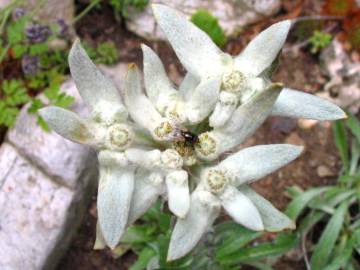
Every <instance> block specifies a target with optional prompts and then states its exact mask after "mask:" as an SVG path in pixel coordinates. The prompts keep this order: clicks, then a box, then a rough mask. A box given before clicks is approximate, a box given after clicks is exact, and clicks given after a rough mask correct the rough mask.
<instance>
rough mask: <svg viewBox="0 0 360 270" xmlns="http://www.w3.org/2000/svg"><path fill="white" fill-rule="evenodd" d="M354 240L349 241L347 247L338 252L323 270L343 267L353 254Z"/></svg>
mask: <svg viewBox="0 0 360 270" xmlns="http://www.w3.org/2000/svg"><path fill="white" fill-rule="evenodd" d="M353 244H354V240H353V239H350V240H348V241H347V243H346V246H345V248H344V249H343V250H342V251H341V252H340V253H339V254H337V255H336V256H335V257H334V258H333V259H332V260H331V262H330V263H329V264H328V265H326V267H325V268H323V270H339V269H342V268H343V267H344V266H345V265H346V264H347V263H348V262H349V259H350V257H351V254H352V250H353Z"/></svg>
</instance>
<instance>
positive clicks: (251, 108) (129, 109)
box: [41, 5, 345, 260]
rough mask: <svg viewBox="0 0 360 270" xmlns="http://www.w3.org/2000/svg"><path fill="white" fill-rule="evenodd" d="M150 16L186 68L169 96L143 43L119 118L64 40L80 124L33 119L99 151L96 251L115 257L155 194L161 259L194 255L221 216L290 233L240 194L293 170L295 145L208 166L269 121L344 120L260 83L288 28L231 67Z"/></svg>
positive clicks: (178, 18)
mask: <svg viewBox="0 0 360 270" xmlns="http://www.w3.org/2000/svg"><path fill="white" fill-rule="evenodd" d="M154 13H155V15H156V17H157V20H158V22H159V24H160V26H161V28H162V29H163V30H164V32H165V34H166V35H167V37H168V39H169V41H170V43H171V44H172V46H173V47H174V50H175V52H176V54H177V55H178V57H179V58H180V61H181V62H182V63H183V65H184V66H185V68H186V69H187V70H188V73H187V75H186V76H185V78H184V80H183V82H182V84H181V85H180V87H179V90H177V89H176V88H175V87H174V86H173V84H172V83H171V81H170V80H169V79H168V77H167V75H166V72H165V69H164V67H163V65H162V63H161V60H160V59H159V57H158V56H157V55H156V54H155V53H154V52H153V51H152V50H151V49H150V48H149V47H147V46H145V45H143V46H142V50H143V54H144V81H145V92H143V91H142V86H141V79H140V74H139V71H138V70H137V68H136V66H135V65H134V64H132V65H130V66H129V71H128V74H127V76H126V78H125V85H124V90H125V91H124V92H125V93H124V104H125V106H126V108H125V107H124V105H123V103H122V100H121V97H120V95H119V93H118V92H117V90H116V88H115V87H114V86H113V84H112V83H111V81H110V80H108V79H107V78H106V77H105V76H104V75H102V74H101V72H100V71H99V70H98V69H97V68H96V66H95V65H94V64H93V63H92V62H91V60H90V59H89V57H88V56H87V55H86V53H85V51H84V50H83V49H82V48H81V46H80V44H79V42H75V44H74V46H73V48H72V49H71V52H70V55H69V65H70V71H71V74H72V76H73V78H74V80H75V83H76V86H77V88H78V90H79V92H80V94H81V96H82V98H83V99H84V101H85V102H86V103H87V104H88V105H89V106H90V108H91V111H92V114H91V117H90V118H88V119H82V118H80V117H79V116H77V115H76V114H74V113H72V112H70V111H67V110H64V109H61V108H56V107H49V108H45V109H43V110H41V115H42V116H43V117H44V119H45V120H46V121H47V122H48V124H49V126H50V127H51V128H52V129H54V130H55V131H56V132H58V133H59V134H60V135H62V136H64V137H65V138H68V139H70V140H73V141H75V142H79V143H83V144H87V145H90V146H93V147H94V148H95V149H97V150H98V151H99V164H100V181H99V193H98V213H99V222H98V228H97V244H96V246H97V247H101V246H102V242H104V243H106V244H107V245H108V246H110V247H111V248H114V247H115V246H116V245H117V244H118V243H119V241H120V239H121V236H122V234H123V232H124V230H125V228H126V226H129V225H130V224H132V223H133V222H134V221H135V220H137V219H138V218H139V217H140V216H141V215H143V214H144V213H145V212H146V211H147V210H148V208H149V207H151V205H152V204H153V203H154V202H155V201H156V200H157V198H158V197H159V196H164V197H165V198H167V199H168V205H169V209H170V211H171V212H172V213H174V214H175V215H176V216H177V217H178V220H177V223H176V225H175V228H174V232H173V234H172V237H171V241H170V246H169V253H168V258H169V260H173V259H177V258H180V257H182V256H183V255H185V254H186V253H188V252H189V251H190V250H191V249H192V248H193V247H194V246H195V245H196V243H197V242H198V241H199V239H200V238H201V236H202V235H203V233H204V232H205V231H206V230H207V228H208V227H209V226H211V224H212V223H213V221H214V220H215V219H216V217H217V216H218V214H219V212H220V209H221V206H222V207H223V208H224V209H225V210H226V211H227V212H228V213H229V215H230V216H232V217H233V219H234V220H235V221H236V222H238V223H240V224H242V225H243V226H245V227H247V228H250V229H253V230H267V231H278V230H282V229H285V228H294V226H295V225H294V223H293V222H292V221H291V220H290V219H289V218H287V217H286V216H285V215H284V214H282V213H281V212H279V211H278V210H276V209H275V208H274V207H273V206H272V205H271V203H270V202H268V201H266V200H265V199H264V198H262V197H261V196H260V195H258V194H257V193H256V192H254V191H253V190H252V189H250V188H249V187H248V186H247V184H248V183H250V182H253V181H255V180H258V179H259V178H261V177H263V176H265V175H267V174H269V173H271V172H273V171H275V170H277V169H279V168H280V167H282V166H284V165H286V164H288V163H289V162H291V161H292V160H294V159H295V158H296V157H298V156H299V155H300V153H301V151H302V147H298V146H292V145H286V144H284V145H263V146H254V147H249V148H246V149H243V150H240V151H238V152H237V153H234V154H232V155H231V156H229V157H227V158H226V159H224V160H223V161H220V162H219V161H218V158H219V157H220V155H221V154H224V153H226V152H228V151H229V150H231V149H233V148H234V147H235V146H238V145H239V144H241V143H242V142H243V141H244V140H245V139H246V138H247V137H249V136H250V135H251V134H253V133H254V132H255V130H256V129H257V128H258V127H259V126H260V125H261V124H262V123H263V122H264V121H265V119H266V117H267V116H268V115H270V114H275V115H283V116H290V117H300V118H312V119H318V120H332V119H339V118H342V117H345V114H344V112H343V111H342V110H341V109H339V108H338V107H337V106H335V105H333V104H331V103H329V102H327V101H325V100H322V99H320V98H318V97H315V96H312V95H308V94H305V93H301V92H298V91H294V90H290V89H283V86H282V84H280V83H272V82H271V81H270V78H269V76H270V73H271V66H272V64H273V62H274V61H275V60H276V58H277V55H278V54H279V51H280V49H281V47H282V46H283V44H284V42H285V39H286V36H287V33H288V31H289V28H290V25H291V23H290V21H284V22H280V23H277V24H274V25H273V26H271V27H269V28H268V29H266V30H265V31H263V32H262V33H260V34H259V35H258V36H257V37H256V38H255V39H254V40H253V41H252V42H251V43H250V44H249V45H248V47H247V48H246V49H245V50H244V52H243V53H241V54H240V55H239V56H237V57H235V58H232V57H231V56H230V55H228V54H226V53H223V52H221V51H220V49H218V48H217V47H216V46H215V45H214V44H213V43H212V41H211V40H210V38H209V37H208V36H207V35H206V34H205V33H204V32H202V31H201V30H199V29H198V28H197V27H196V26H194V25H193V24H192V23H191V22H189V21H187V20H186V19H185V18H184V17H183V16H182V15H180V14H179V13H177V12H176V11H174V10H172V9H170V8H168V7H165V6H162V5H154ZM128 114H129V117H128ZM195 185H197V186H196V187H195V188H193V189H194V191H193V192H192V194H191V195H190V190H191V188H190V187H194V186H195Z"/></svg>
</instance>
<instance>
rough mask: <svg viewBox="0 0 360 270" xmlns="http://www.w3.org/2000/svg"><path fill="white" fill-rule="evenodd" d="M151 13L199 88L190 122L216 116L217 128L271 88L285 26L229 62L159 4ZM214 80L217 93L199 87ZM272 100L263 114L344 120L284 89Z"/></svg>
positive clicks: (213, 121) (341, 115) (334, 111)
mask: <svg viewBox="0 0 360 270" xmlns="http://www.w3.org/2000/svg"><path fill="white" fill-rule="evenodd" d="M153 11H154V14H155V17H156V20H157V22H158V23H159V25H160V27H161V29H162V30H163V31H164V33H165V35H166V37H167V38H168V40H169V42H170V44H171V45H172V47H173V48H174V50H175V53H176V54H177V56H178V57H179V59H180V61H181V63H182V64H183V65H184V67H185V68H186V70H187V71H188V72H189V73H190V74H191V75H188V76H193V77H194V79H193V80H197V81H198V82H199V86H198V87H197V88H196V89H195V90H194V91H195V92H194V93H193V95H192V102H191V103H190V104H191V106H190V107H189V108H187V118H188V119H189V120H190V122H192V123H199V122H200V121H202V120H203V119H205V118H206V117H207V116H208V113H209V112H211V111H213V110H214V112H213V113H212V115H211V116H210V119H209V122H210V126H212V127H214V128H220V127H222V126H223V125H224V124H225V123H226V122H227V121H228V120H229V119H230V117H231V116H232V114H233V113H234V112H236V110H237V108H239V107H241V106H242V105H243V104H246V103H247V102H248V101H249V99H250V98H251V97H253V96H254V95H256V94H258V93H259V92H261V91H265V89H272V88H274V86H273V85H272V84H271V81H270V78H269V76H270V75H271V68H272V64H273V63H274V61H275V60H276V59H277V56H278V55H279V52H280V50H281V48H282V46H283V44H284V42H285V40H286V37H287V34H288V32H289V29H290V26H291V22H290V21H289V20H287V21H282V22H279V23H276V24H273V25H272V26H270V27H269V28H267V29H266V30H264V31H263V32H261V33H260V34H259V35H258V36H257V37H256V38H255V39H253V40H252V41H251V42H250V44H249V45H248V46H247V47H246V48H245V50H244V51H243V52H242V53H241V54H239V55H238V56H236V57H232V56H230V55H229V54H226V53H224V52H222V51H221V50H220V49H219V48H218V47H217V46H216V45H215V44H214V43H213V42H212V40H211V39H210V38H209V37H208V36H207V35H206V34H205V33H204V32H203V31H202V30H200V29H199V28H197V27H196V26H195V25H194V24H192V23H191V22H190V21H188V20H187V19H186V18H185V17H184V16H183V15H182V14H180V13H179V12H177V11H175V10H173V9H171V8H169V7H166V6H163V5H159V4H154V5H153ZM214 80H218V81H219V82H220V83H219V84H218V85H219V87H217V88H216V87H210V88H208V89H203V88H201V87H200V86H202V85H204V84H207V83H209V82H210V81H214ZM275 88H276V87H275ZM204 96H205V97H206V98H205V99H204ZM275 100H276V101H275V102H274V104H273V106H272V108H271V110H268V111H264V112H263V113H265V112H266V113H267V114H270V113H272V114H273V115H282V116H289V117H298V118H310V119H317V120H335V119H340V118H344V117H346V115H345V113H344V112H343V111H342V110H341V109H340V108H338V107H337V106H335V105H333V104H331V103H330V102H327V101H325V100H323V99H321V98H319V97H316V96H312V95H309V94H306V93H302V92H299V91H295V90H291V89H287V88H285V89H284V90H283V91H281V94H279V97H278V98H277V99H275ZM262 118H263V117H262ZM259 122H261V121H258V120H256V119H253V124H254V125H257V126H258V125H260V124H261V123H260V124H259Z"/></svg>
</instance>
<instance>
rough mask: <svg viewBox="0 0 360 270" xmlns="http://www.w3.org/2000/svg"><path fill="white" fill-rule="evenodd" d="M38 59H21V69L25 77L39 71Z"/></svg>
mask: <svg viewBox="0 0 360 270" xmlns="http://www.w3.org/2000/svg"><path fill="white" fill-rule="evenodd" d="M39 67H40V65H39V57H38V56H30V55H25V56H24V57H23V58H22V59H21V68H22V71H23V72H24V74H25V75H35V74H36V73H37V72H38V71H39Z"/></svg>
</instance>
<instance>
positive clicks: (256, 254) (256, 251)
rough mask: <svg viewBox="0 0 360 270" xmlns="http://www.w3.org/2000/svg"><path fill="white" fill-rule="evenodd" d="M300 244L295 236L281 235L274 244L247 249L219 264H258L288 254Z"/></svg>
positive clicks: (223, 259) (225, 257)
mask: <svg viewBox="0 0 360 270" xmlns="http://www.w3.org/2000/svg"><path fill="white" fill-rule="evenodd" d="M297 244H298V238H297V236H296V235H295V234H287V233H283V234H279V235H278V236H277V237H276V239H275V241H274V242H273V243H262V244H258V245H256V246H252V247H245V248H242V249H240V250H238V251H237V252H234V253H232V254H230V255H228V256H224V257H223V258H221V259H220V260H219V263H221V264H224V265H233V264H238V263H249V262H257V261H259V260H261V259H264V258H266V257H269V256H278V255H282V254H284V253H286V252H288V251H289V250H290V249H292V248H294V247H295V246H296V245H297Z"/></svg>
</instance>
